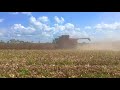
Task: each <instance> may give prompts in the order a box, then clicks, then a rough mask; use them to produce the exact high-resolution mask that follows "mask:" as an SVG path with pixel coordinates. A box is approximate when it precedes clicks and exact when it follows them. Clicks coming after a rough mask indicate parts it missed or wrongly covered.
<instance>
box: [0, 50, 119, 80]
mask: <svg viewBox="0 0 120 90" xmlns="http://www.w3.org/2000/svg"><path fill="white" fill-rule="evenodd" d="M0 77H1V78H116V77H120V51H110V50H79V49H78V50H0Z"/></svg>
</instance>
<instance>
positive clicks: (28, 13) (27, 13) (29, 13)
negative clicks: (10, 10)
mask: <svg viewBox="0 0 120 90" xmlns="http://www.w3.org/2000/svg"><path fill="white" fill-rule="evenodd" d="M21 13H22V14H26V15H28V16H29V15H31V12H21Z"/></svg>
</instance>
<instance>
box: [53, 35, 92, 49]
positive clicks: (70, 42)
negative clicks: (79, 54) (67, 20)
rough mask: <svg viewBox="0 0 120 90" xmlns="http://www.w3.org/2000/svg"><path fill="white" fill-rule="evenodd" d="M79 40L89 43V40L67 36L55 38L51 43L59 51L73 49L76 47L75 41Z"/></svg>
mask: <svg viewBox="0 0 120 90" xmlns="http://www.w3.org/2000/svg"><path fill="white" fill-rule="evenodd" d="M79 39H88V40H89V41H91V40H90V38H69V35H62V36H60V37H59V38H55V39H54V40H53V43H54V44H56V48H59V49H67V48H75V47H76V46H77V45H78V42H77V41H78V40H79Z"/></svg>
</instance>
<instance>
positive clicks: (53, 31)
mask: <svg viewBox="0 0 120 90" xmlns="http://www.w3.org/2000/svg"><path fill="white" fill-rule="evenodd" d="M61 20H62V19H61ZM43 21H44V22H47V21H48V17H47V18H46V17H45V16H42V17H40V18H36V17H34V16H31V17H30V18H29V22H28V23H29V26H27V27H26V26H24V25H22V24H14V25H13V26H12V27H11V29H12V31H11V32H12V34H13V35H14V36H15V37H21V38H22V37H23V38H24V37H25V36H29V35H30V36H32V37H33V38H34V39H37V40H43V41H44V40H46V39H47V40H48V41H49V40H53V39H54V38H56V37H57V36H60V35H63V34H67V35H70V37H75V38H77V37H78V38H79V37H86V36H88V34H87V33H86V32H85V31H81V30H80V28H79V27H76V26H75V25H74V24H72V23H65V24H62V25H61V24H59V23H60V22H59V23H57V24H54V25H51V24H48V23H43ZM58 21H59V20H58ZM62 21H64V20H62ZM12 34H11V35H12Z"/></svg>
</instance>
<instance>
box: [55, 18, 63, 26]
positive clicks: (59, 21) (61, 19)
mask: <svg viewBox="0 0 120 90" xmlns="http://www.w3.org/2000/svg"><path fill="white" fill-rule="evenodd" d="M54 19H55V21H56V22H57V23H60V24H62V23H63V22H64V18H63V17H61V18H58V17H57V16H55V17H54Z"/></svg>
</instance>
